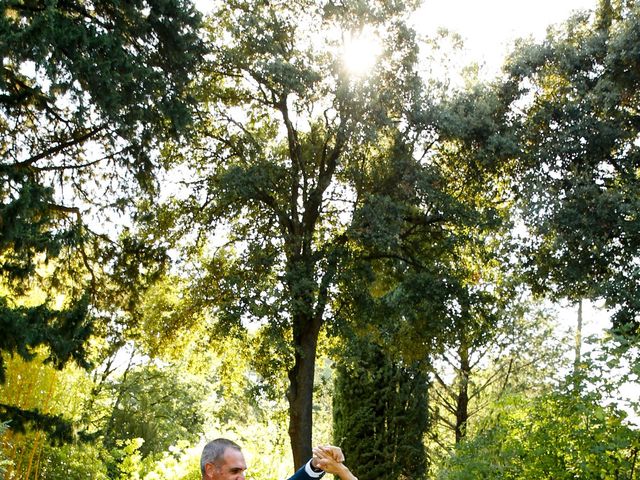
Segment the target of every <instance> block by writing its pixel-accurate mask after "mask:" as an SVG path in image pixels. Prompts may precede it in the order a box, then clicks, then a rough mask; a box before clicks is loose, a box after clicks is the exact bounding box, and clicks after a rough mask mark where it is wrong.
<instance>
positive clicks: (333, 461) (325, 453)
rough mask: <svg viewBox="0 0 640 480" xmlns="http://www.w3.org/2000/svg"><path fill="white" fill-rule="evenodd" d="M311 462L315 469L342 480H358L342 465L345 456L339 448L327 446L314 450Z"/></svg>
mask: <svg viewBox="0 0 640 480" xmlns="http://www.w3.org/2000/svg"><path fill="white" fill-rule="evenodd" d="M311 462H312V465H314V467H315V468H321V469H322V470H324V471H325V472H327V473H332V474H333V475H337V476H338V477H340V479H341V480H358V479H357V478H356V477H355V476H354V475H353V474H352V473H351V472H350V471H349V469H348V468H347V466H346V465H345V464H343V463H342V462H344V454H343V453H342V450H341V449H340V448H339V447H334V446H331V445H327V446H320V447H316V448H314V449H313V458H312V459H311Z"/></svg>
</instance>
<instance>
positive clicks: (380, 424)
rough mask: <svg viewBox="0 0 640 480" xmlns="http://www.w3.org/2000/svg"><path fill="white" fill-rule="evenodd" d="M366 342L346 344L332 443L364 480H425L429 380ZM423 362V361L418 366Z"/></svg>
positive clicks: (338, 375) (338, 380) (338, 378)
mask: <svg viewBox="0 0 640 480" xmlns="http://www.w3.org/2000/svg"><path fill="white" fill-rule="evenodd" d="M385 350H386V349H383V348H381V347H380V346H378V345H376V344H375V343H374V342H371V341H370V339H360V340H358V341H351V342H350V345H349V346H348V347H347V348H346V349H344V350H343V353H342V355H341V358H340V360H339V362H340V363H339V365H338V367H337V369H336V379H335V396H334V401H333V412H334V413H333V417H334V421H333V429H334V442H335V443H336V445H340V446H341V448H342V450H343V451H344V453H345V457H346V458H348V459H349V463H350V464H353V465H357V468H358V472H359V474H358V476H359V478H363V479H365V480H366V479H374V478H379V479H385V480H396V479H400V478H424V476H425V474H426V470H427V458H426V453H425V447H424V435H425V432H426V430H427V426H428V418H427V402H428V396H427V390H428V379H427V375H426V372H425V370H424V368H420V365H419V363H416V364H415V365H406V364H405V363H404V362H403V361H401V360H399V359H393V358H392V357H391V356H390V355H389V353H388V350H386V351H385ZM422 363H424V362H422Z"/></svg>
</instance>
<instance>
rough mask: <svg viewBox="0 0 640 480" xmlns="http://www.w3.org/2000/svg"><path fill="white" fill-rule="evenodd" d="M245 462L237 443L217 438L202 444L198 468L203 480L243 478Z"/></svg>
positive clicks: (235, 479) (234, 479)
mask: <svg viewBox="0 0 640 480" xmlns="http://www.w3.org/2000/svg"><path fill="white" fill-rule="evenodd" d="M246 469H247V464H246V463H245V461H244V456H243V455H242V451H241V450H240V446H239V445H238V444H237V443H234V442H232V441H231V440H227V439H226V438H217V439H215V440H212V441H210V442H209V443H207V444H206V445H205V446H204V449H203V450H202V456H201V457H200V470H201V472H202V478H203V479H204V480H244V472H245V470H246Z"/></svg>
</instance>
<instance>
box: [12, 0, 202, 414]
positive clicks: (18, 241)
mask: <svg viewBox="0 0 640 480" xmlns="http://www.w3.org/2000/svg"><path fill="white" fill-rule="evenodd" d="M198 27H199V15H198V14H196V12H195V10H194V9H193V6H191V5H189V4H186V3H184V2H180V1H178V2H176V1H172V0H153V1H150V2H144V1H142V0H136V1H132V2H112V1H102V0H95V1H90V2H84V1H65V2H62V1H60V2H57V1H54V2H47V1H29V2H23V1H17V0H16V1H13V0H8V1H4V2H2V5H1V6H0V36H1V37H2V42H1V45H0V56H1V58H2V67H1V69H0V72H1V73H0V131H1V132H2V137H1V139H0V149H1V151H2V158H1V159H0V179H1V180H0V182H1V186H0V273H1V275H2V277H1V281H2V285H3V287H6V289H7V290H6V291H5V290H4V288H3V290H2V296H1V297H0V325H1V328H2V331H3V336H2V338H1V339H0V351H2V352H3V353H8V354H10V355H14V354H18V355H20V356H22V357H23V358H26V359H28V358H31V357H32V356H33V352H34V351H35V350H36V349H37V348H38V347H39V346H46V347H47V348H48V351H49V352H50V360H51V361H53V362H54V364H56V365H58V366H61V365H63V364H64V363H66V362H67V361H69V360H71V359H73V360H75V361H76V362H78V363H79V364H81V365H84V366H87V365H88V355H87V352H86V351H85V344H86V341H87V339H88V337H89V335H90V334H91V333H92V332H96V333H98V332H97V329H96V328H95V322H94V320H95V317H96V313H97V311H100V310H103V309H104V310H108V306H109V305H110V306H112V307H116V306H115V304H116V303H117V304H118V305H119V306H123V307H125V308H126V306H127V303H126V302H127V300H125V299H124V298H129V293H135V290H134V292H130V291H129V290H130V289H128V288H127V287H128V285H126V284H125V285H124V286H123V287H122V288H121V289H120V290H118V289H117V288H114V285H115V283H112V284H111V288H112V291H111V292H110V294H111V297H110V298H109V299H106V298H105V289H104V284H105V283H106V281H105V276H106V275H105V272H106V271H108V270H109V269H111V272H112V273H114V278H115V279H117V280H120V281H122V280H125V279H126V278H130V277H131V276H132V275H136V274H137V275H138V277H142V276H144V273H143V274H142V275H140V274H141V272H143V271H144V267H143V265H142V263H144V260H145V259H146V260H149V261H150V262H151V263H154V262H155V263H156V264H157V263H158V262H159V261H161V260H162V258H163V257H162V255H161V252H160V251H159V249H157V248H153V246H152V245H149V246H145V245H140V244H135V243H134V242H133V241H132V238H131V236H129V235H126V234H124V235H122V237H121V238H120V239H119V241H118V240H115V239H110V238H109V236H108V233H110V232H108V231H106V229H100V228H98V230H99V231H97V232H94V231H92V228H96V225H98V224H99V223H100V222H101V221H103V220H104V218H105V217H104V215H103V214H104V213H105V212H112V213H113V212H116V213H117V214H118V215H123V214H127V213H131V210H130V208H129V203H130V199H131V198H132V196H133V195H134V193H136V186H137V187H139V190H140V191H146V192H150V191H153V186H154V181H153V178H154V174H153V171H154V167H155V166H156V162H155V158H154V157H155V155H154V150H157V148H158V146H159V145H161V143H162V142H163V141H164V140H166V139H167V138H170V137H172V136H175V135H177V134H178V133H179V132H180V131H181V130H183V129H184V127H185V126H186V125H187V124H188V122H189V119H190V103H191V101H190V98H189V94H188V90H187V86H188V85H189V83H190V81H191V78H192V70H193V69H194V68H195V66H196V65H197V64H198V62H199V59H200V57H201V55H202V49H201V41H200V40H199V39H198ZM132 179H133V180H135V181H133V182H131V181H130V180H132ZM100 230H101V231H100ZM125 257H126V258H127V259H126V260H123V259H124V258H125ZM125 267H126V268H125ZM102 268H104V270H102ZM100 285H102V286H103V288H102V290H101V291H99V286H100ZM33 289H39V290H40V291H41V292H43V293H44V300H43V301H40V303H39V304H36V305H29V304H28V303H27V302H26V300H25V299H24V295H25V294H28V293H30V292H32V291H33ZM60 298H63V299H64V301H63V302H60V301H59V299H60ZM134 303H135V302H134ZM116 308H117V307H116ZM90 310H91V314H89V311H90ZM104 317H106V315H105V316H104ZM104 317H103V318H104ZM101 329H102V330H103V331H104V329H105V328H104V326H101ZM100 333H102V332H100ZM1 362H2V360H1V359H0V381H2V379H3V378H4V374H5V369H4V364H3V363H1ZM8 408H9V407H8V406H6V405H4V406H2V407H0V415H1V416H2V418H6V417H7V415H9V416H15V415H16V414H17V412H10V411H9V410H8ZM30 418H31V420H36V421H38V419H40V421H44V417H42V416H39V415H37V414H35V413H34V412H31V417H30Z"/></svg>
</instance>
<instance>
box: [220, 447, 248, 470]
mask: <svg viewBox="0 0 640 480" xmlns="http://www.w3.org/2000/svg"><path fill="white" fill-rule="evenodd" d="M223 458H224V463H225V465H227V466H229V467H234V468H242V469H246V468H247V465H246V464H245V461H244V455H242V452H241V451H240V450H238V449H236V448H227V449H226V450H225V451H224V456H223Z"/></svg>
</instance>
